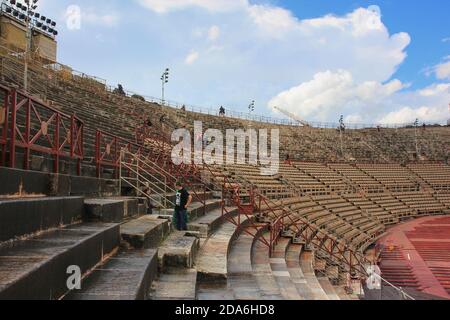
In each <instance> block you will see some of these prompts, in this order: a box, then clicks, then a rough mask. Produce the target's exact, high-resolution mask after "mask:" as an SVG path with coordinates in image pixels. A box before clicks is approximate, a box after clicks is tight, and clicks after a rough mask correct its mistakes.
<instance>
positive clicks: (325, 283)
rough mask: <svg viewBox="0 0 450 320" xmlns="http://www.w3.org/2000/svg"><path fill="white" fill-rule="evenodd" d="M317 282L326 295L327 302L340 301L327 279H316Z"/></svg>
mask: <svg viewBox="0 0 450 320" xmlns="http://www.w3.org/2000/svg"><path fill="white" fill-rule="evenodd" d="M318 280H319V283H320V285H321V286H322V289H323V291H325V293H326V294H327V296H328V298H329V300H341V299H340V298H339V296H338V294H337V293H336V291H335V290H334V287H333V285H332V284H331V283H330V280H329V279H328V278H326V277H321V278H318Z"/></svg>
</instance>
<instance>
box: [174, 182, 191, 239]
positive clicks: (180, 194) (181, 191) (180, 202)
mask: <svg viewBox="0 0 450 320" xmlns="http://www.w3.org/2000/svg"><path fill="white" fill-rule="evenodd" d="M175 189H176V193H175V212H174V220H175V222H176V228H177V230H179V231H187V210H188V208H189V206H190V205H191V202H192V195H190V194H189V192H188V191H187V190H186V188H185V187H184V184H183V182H181V181H177V182H176V183H175Z"/></svg>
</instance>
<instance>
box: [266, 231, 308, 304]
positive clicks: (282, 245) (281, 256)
mask: <svg viewBox="0 0 450 320" xmlns="http://www.w3.org/2000/svg"><path fill="white" fill-rule="evenodd" d="M291 242H292V239H290V238H280V239H279V240H278V244H277V245H276V246H275V249H274V252H273V254H272V258H271V259H270V268H271V269H272V274H273V276H274V278H275V280H276V282H277V283H278V287H279V288H280V292H281V295H282V296H283V298H284V299H286V300H301V299H302V296H301V295H300V294H299V293H298V291H297V287H296V286H295V284H294V283H293V282H292V281H291V275H290V273H289V270H288V267H287V265H286V253H287V250H288V247H289V245H290V243H291Z"/></svg>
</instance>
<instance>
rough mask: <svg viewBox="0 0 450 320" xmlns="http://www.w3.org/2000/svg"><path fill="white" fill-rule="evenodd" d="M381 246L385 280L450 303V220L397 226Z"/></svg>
mask: <svg viewBox="0 0 450 320" xmlns="http://www.w3.org/2000/svg"><path fill="white" fill-rule="evenodd" d="M378 245H379V248H380V250H381V264H380V269H381V272H382V276H383V278H385V279H386V280H388V281H389V282H391V283H392V284H394V285H396V286H399V287H403V288H413V289H416V290H419V291H422V292H425V293H428V294H432V295H435V296H438V297H442V298H446V299H450V217H436V216H435V217H426V218H421V219H417V220H414V221H410V222H406V223H403V224H400V225H397V226H395V227H393V228H391V229H389V230H388V231H387V234H386V235H385V236H384V237H383V238H382V239H381V240H380V241H379V242H378Z"/></svg>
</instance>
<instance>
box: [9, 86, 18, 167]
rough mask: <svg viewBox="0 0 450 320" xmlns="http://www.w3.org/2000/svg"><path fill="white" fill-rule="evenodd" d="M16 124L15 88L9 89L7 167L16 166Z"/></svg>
mask: <svg viewBox="0 0 450 320" xmlns="http://www.w3.org/2000/svg"><path fill="white" fill-rule="evenodd" d="M16 126H17V90H16V89H12V90H11V139H10V145H9V167H10V168H15V167H16Z"/></svg>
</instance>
